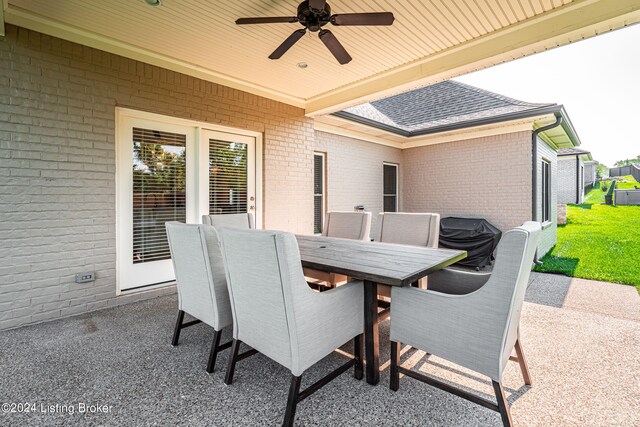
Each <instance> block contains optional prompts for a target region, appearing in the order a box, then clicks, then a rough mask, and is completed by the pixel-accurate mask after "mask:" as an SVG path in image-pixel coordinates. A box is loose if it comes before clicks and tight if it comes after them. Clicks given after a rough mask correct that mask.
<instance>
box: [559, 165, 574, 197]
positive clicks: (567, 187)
mask: <svg viewBox="0 0 640 427" xmlns="http://www.w3.org/2000/svg"><path fill="white" fill-rule="evenodd" d="M557 187H558V203H565V204H566V203H575V202H576V158H575V157H569V156H561V157H559V158H558V185H557Z"/></svg>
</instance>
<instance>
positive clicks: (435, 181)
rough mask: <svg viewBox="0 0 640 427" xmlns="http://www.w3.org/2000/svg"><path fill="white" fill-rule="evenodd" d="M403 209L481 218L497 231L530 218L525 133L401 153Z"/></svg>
mask: <svg viewBox="0 0 640 427" xmlns="http://www.w3.org/2000/svg"><path fill="white" fill-rule="evenodd" d="M402 163H403V168H404V209H405V210H406V211H407V212H436V213H440V214H441V215H442V216H443V217H445V216H462V217H481V218H486V219H487V220H488V221H489V222H491V223H492V224H494V225H495V226H496V227H498V228H500V229H501V230H507V229H509V228H511V227H515V226H518V225H520V224H522V223H523V222H524V221H527V220H530V219H531V190H530V188H531V132H517V133H511V134H505V135H496V136H490V137H483V138H476V139H470V140H465V141H455V142H449V143H445V144H435V145H428V146H424V147H417V148H410V149H406V150H403V156H402Z"/></svg>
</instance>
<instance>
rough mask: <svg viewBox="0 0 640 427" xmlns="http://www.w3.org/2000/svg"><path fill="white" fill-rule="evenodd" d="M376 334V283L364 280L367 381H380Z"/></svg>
mask: <svg viewBox="0 0 640 427" xmlns="http://www.w3.org/2000/svg"><path fill="white" fill-rule="evenodd" d="M378 340H379V334H378V285H377V283H376V282H372V281H370V280H365V281H364V342H365V361H366V373H367V382H368V383H369V384H372V385H376V384H378V382H380V347H379V343H378Z"/></svg>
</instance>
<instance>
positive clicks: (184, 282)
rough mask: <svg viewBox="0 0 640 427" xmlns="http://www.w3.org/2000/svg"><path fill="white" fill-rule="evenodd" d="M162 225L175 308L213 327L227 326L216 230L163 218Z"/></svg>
mask: <svg viewBox="0 0 640 427" xmlns="http://www.w3.org/2000/svg"><path fill="white" fill-rule="evenodd" d="M165 227H166V230H167V239H168V241H169V249H170V251H171V260H172V261H173V268H174V271H175V275H176V286H177V288H178V306H179V309H180V310H183V311H185V312H186V313H188V314H190V315H192V316H194V317H196V318H197V319H200V320H202V321H203V322H204V323H207V324H208V325H210V326H212V327H213V328H214V329H216V330H217V331H219V330H221V329H222V328H225V327H227V326H230V325H231V323H232V317H231V303H230V301H229V293H228V291H227V280H226V276H225V272H224V264H223V263H222V253H221V251H220V247H219V243H218V235H217V233H216V230H215V229H214V228H213V227H211V226H208V225H195V224H183V223H180V222H167V223H166V224H165Z"/></svg>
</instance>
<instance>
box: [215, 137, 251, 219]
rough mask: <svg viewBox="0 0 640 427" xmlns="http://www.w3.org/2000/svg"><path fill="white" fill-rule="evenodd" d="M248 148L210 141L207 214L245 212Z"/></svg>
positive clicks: (244, 145)
mask: <svg viewBox="0 0 640 427" xmlns="http://www.w3.org/2000/svg"><path fill="white" fill-rule="evenodd" d="M247 148H248V147H247V144H241V143H237V142H228V141H218V140H215V139H210V140H209V213H210V214H212V215H220V214H234V213H245V212H247V154H248V152H247Z"/></svg>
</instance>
